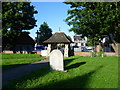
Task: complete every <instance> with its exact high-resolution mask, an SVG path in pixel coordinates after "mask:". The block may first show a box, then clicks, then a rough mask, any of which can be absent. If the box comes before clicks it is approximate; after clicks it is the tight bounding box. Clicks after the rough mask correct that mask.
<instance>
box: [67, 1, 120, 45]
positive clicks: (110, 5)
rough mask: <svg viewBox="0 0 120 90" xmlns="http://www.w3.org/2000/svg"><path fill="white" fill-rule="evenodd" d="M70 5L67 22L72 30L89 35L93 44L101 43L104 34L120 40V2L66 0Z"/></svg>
mask: <svg viewBox="0 0 120 90" xmlns="http://www.w3.org/2000/svg"><path fill="white" fill-rule="evenodd" d="M68 1H69V0H68ZM65 3H66V4H69V5H70V8H71V9H70V10H68V15H69V16H68V17H67V18H66V20H65V21H66V22H67V24H68V25H70V26H72V28H71V29H70V31H73V32H75V33H77V34H82V35H83V36H87V37H88V38H89V40H91V44H93V45H96V44H98V43H99V38H103V36H104V35H108V36H109V37H110V36H113V38H112V39H113V40H114V42H120V39H119V40H118V38H120V30H119V29H118V28H119V27H120V20H119V18H120V7H119V6H120V2H65Z"/></svg>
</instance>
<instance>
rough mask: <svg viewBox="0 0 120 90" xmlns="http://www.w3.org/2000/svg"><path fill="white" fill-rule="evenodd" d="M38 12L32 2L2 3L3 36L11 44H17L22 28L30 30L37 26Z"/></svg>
mask: <svg viewBox="0 0 120 90" xmlns="http://www.w3.org/2000/svg"><path fill="white" fill-rule="evenodd" d="M37 13H38V12H37V11H36V10H35V9H34V6H33V5H30V2H3V3H2V37H3V38H4V39H5V40H6V39H7V43H8V44H9V45H11V46H14V45H15V40H16V38H17V37H18V36H19V35H20V33H21V32H22V30H30V29H32V28H34V27H35V26H37V25H36V21H37V20H35V18H34V14H37ZM4 39H3V40H4ZM3 43H4V41H3ZM3 45H4V44H3Z"/></svg>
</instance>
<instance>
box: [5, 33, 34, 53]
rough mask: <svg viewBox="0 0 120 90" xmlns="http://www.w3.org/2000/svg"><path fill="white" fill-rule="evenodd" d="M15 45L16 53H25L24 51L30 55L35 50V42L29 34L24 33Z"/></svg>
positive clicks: (7, 48)
mask: <svg viewBox="0 0 120 90" xmlns="http://www.w3.org/2000/svg"><path fill="white" fill-rule="evenodd" d="M15 44H16V45H15V47H14V49H15V51H16V52H19V51H20V53H24V52H23V51H27V53H29V52H31V51H33V50H34V46H35V41H34V40H33V39H32V38H31V37H30V36H29V32H22V33H21V34H20V36H19V37H18V38H17V39H16V42H15ZM4 50H10V48H9V47H6V48H5V49H4Z"/></svg>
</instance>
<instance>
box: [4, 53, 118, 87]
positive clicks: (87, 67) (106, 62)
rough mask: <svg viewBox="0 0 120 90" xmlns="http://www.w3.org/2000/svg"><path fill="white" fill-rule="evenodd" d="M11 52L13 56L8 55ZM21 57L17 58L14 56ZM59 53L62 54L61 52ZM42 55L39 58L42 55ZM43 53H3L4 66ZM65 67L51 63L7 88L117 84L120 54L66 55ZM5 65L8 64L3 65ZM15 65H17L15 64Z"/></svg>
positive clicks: (11, 83)
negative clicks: (98, 55)
mask: <svg viewBox="0 0 120 90" xmlns="http://www.w3.org/2000/svg"><path fill="white" fill-rule="evenodd" d="M7 56H9V57H7ZM16 57H17V59H16V60H19V62H17V61H16V60H14V59H15V58H16ZM58 57H59V56H58ZM12 58H13V59H12ZM38 58H39V59H38ZM41 58H42V57H40V56H38V55H35V54H26V55H24V54H21V55H19V56H17V55H16V54H7V55H6V56H5V54H3V62H2V63H3V66H4V65H5V64H6V65H8V66H9V65H13V63H14V65H15V64H26V63H30V62H33V60H34V61H37V60H41ZM54 60H57V58H54ZM63 61H64V70H67V72H64V71H59V70H58V71H57V70H51V69H50V68H51V67H50V65H48V66H44V67H43V68H40V69H37V70H35V71H33V72H31V73H29V74H26V75H24V76H22V77H21V78H18V79H15V80H11V81H10V82H9V83H8V84H7V85H5V86H3V88H117V87H118V57H116V56H107V57H89V56H87V57H83V56H71V57H67V58H64V60H63ZM3 68H4V67H3ZM12 68H14V67H12Z"/></svg>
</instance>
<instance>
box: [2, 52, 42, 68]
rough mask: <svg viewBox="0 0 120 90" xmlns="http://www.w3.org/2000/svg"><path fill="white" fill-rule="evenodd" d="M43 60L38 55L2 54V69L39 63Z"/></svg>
mask: <svg viewBox="0 0 120 90" xmlns="http://www.w3.org/2000/svg"><path fill="white" fill-rule="evenodd" d="M42 59H43V58H42V57H41V56H40V55H38V54H4V53H3V54H2V69H3V70H6V69H10V68H15V67H18V66H20V65H24V64H29V63H32V62H35V61H40V60H42Z"/></svg>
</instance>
